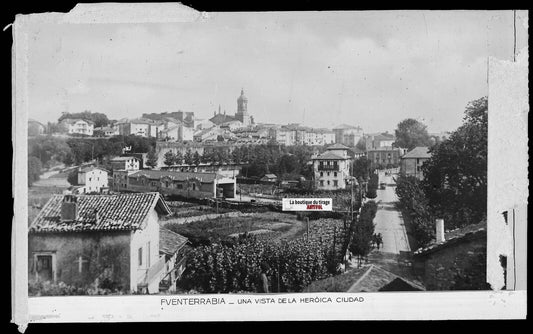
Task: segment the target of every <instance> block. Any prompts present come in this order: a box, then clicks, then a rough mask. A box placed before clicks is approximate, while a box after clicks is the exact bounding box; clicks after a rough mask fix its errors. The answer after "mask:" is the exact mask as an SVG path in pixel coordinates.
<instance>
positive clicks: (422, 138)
mask: <svg viewBox="0 0 533 334" xmlns="http://www.w3.org/2000/svg"><path fill="white" fill-rule="evenodd" d="M395 133H396V142H395V146H396V147H403V148H407V149H408V150H412V149H413V148H415V147H417V146H429V145H430V144H431V141H430V139H429V134H428V132H427V127H426V125H424V124H423V123H421V122H419V121H417V120H416V119H412V118H407V119H404V120H403V121H401V122H400V123H398V128H397V129H396V131H395Z"/></svg>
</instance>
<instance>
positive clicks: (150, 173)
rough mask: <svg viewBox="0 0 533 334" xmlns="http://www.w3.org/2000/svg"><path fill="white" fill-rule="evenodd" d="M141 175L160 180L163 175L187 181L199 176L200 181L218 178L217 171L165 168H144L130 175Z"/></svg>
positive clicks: (211, 180) (131, 176) (132, 176)
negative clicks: (206, 171)
mask: <svg viewBox="0 0 533 334" xmlns="http://www.w3.org/2000/svg"><path fill="white" fill-rule="evenodd" d="M141 176H146V177H147V178H149V179H152V180H159V179H161V178H162V177H165V176H168V177H170V178H172V179H174V180H178V181H186V180H189V179H192V178H197V179H199V180H200V182H213V180H215V179H217V178H218V177H217V174H216V173H200V172H174V171H165V170H142V171H138V172H136V173H133V174H131V175H130V176H129V177H130V178H138V177H141Z"/></svg>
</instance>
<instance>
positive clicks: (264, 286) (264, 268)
mask: <svg viewBox="0 0 533 334" xmlns="http://www.w3.org/2000/svg"><path fill="white" fill-rule="evenodd" d="M269 271H270V266H269V265H268V263H266V262H261V273H260V274H259V277H260V292H263V293H269V292H270V290H269V289H268V285H269V284H268V276H267V275H268V272H269Z"/></svg>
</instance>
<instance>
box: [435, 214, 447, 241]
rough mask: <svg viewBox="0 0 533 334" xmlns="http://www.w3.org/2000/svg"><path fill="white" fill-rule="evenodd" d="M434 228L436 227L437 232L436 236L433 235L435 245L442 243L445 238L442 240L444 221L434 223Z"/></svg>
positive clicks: (438, 220)
mask: <svg viewBox="0 0 533 334" xmlns="http://www.w3.org/2000/svg"><path fill="white" fill-rule="evenodd" d="M435 222H436V225H437V226H436V227H437V231H436V234H435V239H436V241H437V243H439V244H440V243H442V242H444V241H445V238H444V219H437V220H436V221H435Z"/></svg>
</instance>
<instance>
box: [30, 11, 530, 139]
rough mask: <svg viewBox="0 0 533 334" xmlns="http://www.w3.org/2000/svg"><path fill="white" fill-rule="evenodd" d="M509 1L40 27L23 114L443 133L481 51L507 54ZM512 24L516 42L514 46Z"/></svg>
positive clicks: (463, 98) (480, 78)
mask: <svg viewBox="0 0 533 334" xmlns="http://www.w3.org/2000/svg"><path fill="white" fill-rule="evenodd" d="M513 32H514V29H513V12H512V11H501V12H496V11H451V12H440V11H390V12H349V11H348V12H260V13H210V14H209V18H207V19H201V20H197V21H195V22H189V23H164V24H163V23H161V24H159V23H157V24H155V23H147V24H58V23H55V24H40V25H38V26H35V27H33V29H32V30H31V31H30V34H29V39H28V41H29V56H28V85H29V86H28V87H29V96H28V98H29V106H30V109H29V117H30V118H33V119H36V120H39V121H41V122H44V123H46V122H48V121H51V122H54V121H57V118H59V116H60V115H61V113H62V112H71V113H74V112H82V111H84V110H90V111H92V112H101V113H105V114H106V115H107V116H108V117H109V118H110V119H120V118H124V117H127V118H135V117H140V116H141V115H142V114H143V113H152V112H155V113H159V112H165V111H167V112H172V111H178V110H182V111H192V112H194V113H195V116H196V117H197V118H202V119H204V118H209V117H211V116H213V112H214V111H215V110H218V106H219V105H220V106H221V109H222V110H223V111H224V110H225V111H226V113H228V114H230V115H232V114H234V113H235V112H236V110H237V98H238V96H239V95H240V92H241V89H244V92H245V95H246V96H247V97H248V111H249V113H250V114H251V115H252V116H253V117H254V119H255V121H256V123H257V122H260V123H277V124H287V123H300V124H303V125H306V126H311V127H326V128H333V127H335V126H336V125H338V124H341V123H346V124H351V125H358V126H361V127H362V128H363V129H364V131H365V132H368V133H370V132H378V131H389V132H391V131H394V129H395V128H396V125H397V124H398V123H399V122H400V121H401V120H403V119H405V118H415V119H418V120H420V121H422V122H424V123H425V124H426V125H427V126H428V130H429V131H430V132H440V131H452V130H454V129H456V128H457V127H458V126H459V125H460V124H461V121H462V118H463V112H464V109H465V106H466V105H467V103H468V102H469V101H472V100H475V99H478V98H480V97H483V96H486V95H487V91H488V87H487V59H488V58H487V57H488V56H493V57H497V58H500V59H507V60H512V58H513V52H514V51H513V50H514V38H513V37H514V36H513ZM525 34H526V33H522V32H521V30H520V29H519V30H518V34H517V45H518V46H521V45H527V36H526V35H525Z"/></svg>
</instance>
